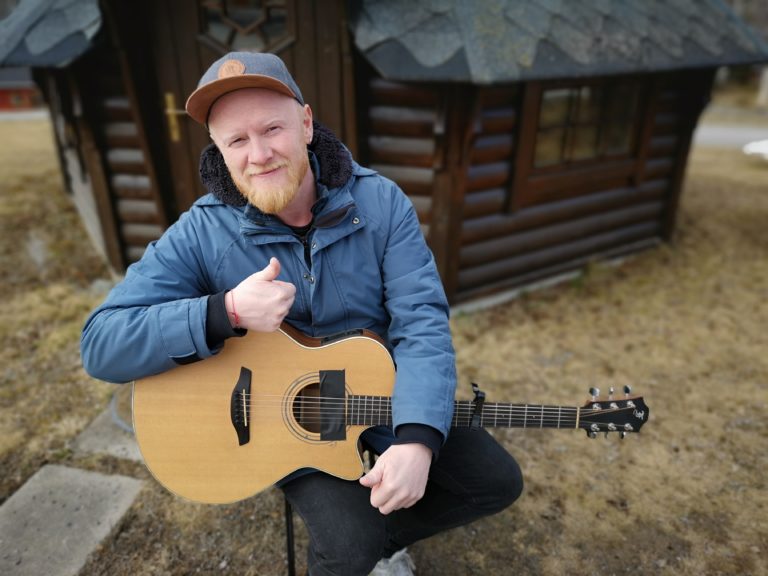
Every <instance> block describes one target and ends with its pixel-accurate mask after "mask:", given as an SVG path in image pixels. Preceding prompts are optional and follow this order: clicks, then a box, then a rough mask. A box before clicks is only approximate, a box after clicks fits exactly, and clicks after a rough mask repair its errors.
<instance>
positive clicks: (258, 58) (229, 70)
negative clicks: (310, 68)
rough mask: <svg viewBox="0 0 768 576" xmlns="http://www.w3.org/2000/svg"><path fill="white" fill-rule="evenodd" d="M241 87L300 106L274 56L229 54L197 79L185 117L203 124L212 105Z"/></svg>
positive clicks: (300, 98) (294, 88)
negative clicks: (272, 94)
mask: <svg viewBox="0 0 768 576" xmlns="http://www.w3.org/2000/svg"><path fill="white" fill-rule="evenodd" d="M241 88H267V89H268V90H274V91H276V92H280V93H281V94H285V95H286V96H290V97H291V98H295V99H296V100H297V101H298V103H299V104H301V105H302V106H303V105H304V98H303V96H302V95H301V91H300V90H299V87H298V86H297V85H296V82H295V80H294V79H293V77H292V76H291V74H290V72H288V68H286V67H285V63H284V62H283V61H282V60H281V59H280V58H279V57H278V56H275V55H274V54H269V53H266V52H230V53H229V54H227V55H225V56H222V57H221V58H219V59H218V60H216V62H214V63H213V64H211V67H210V68H208V70H207V71H206V72H205V74H203V77H202V78H200V82H198V83H197V89H196V90H195V91H194V92H192V94H190V95H189V98H187V105H186V109H187V114H189V115H190V116H192V118H193V119H194V120H195V121H197V122H199V123H200V124H206V123H207V122H208V113H209V112H210V110H211V106H213V103H214V102H215V101H216V100H217V99H218V98H220V97H221V96H224V94H227V93H228V92H232V91H234V90H240V89H241Z"/></svg>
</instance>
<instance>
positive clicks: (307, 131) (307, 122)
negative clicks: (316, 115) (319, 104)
mask: <svg viewBox="0 0 768 576" xmlns="http://www.w3.org/2000/svg"><path fill="white" fill-rule="evenodd" d="M302 122H303V125H304V142H305V143H306V144H307V145H309V144H310V143H311V142H312V138H313V137H314V128H313V126H312V108H310V107H309V104H304V113H303V117H302Z"/></svg>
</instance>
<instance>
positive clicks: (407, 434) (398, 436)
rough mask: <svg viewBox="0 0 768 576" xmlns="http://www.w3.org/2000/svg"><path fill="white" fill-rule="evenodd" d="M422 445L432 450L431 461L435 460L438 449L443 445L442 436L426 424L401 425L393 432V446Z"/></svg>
mask: <svg viewBox="0 0 768 576" xmlns="http://www.w3.org/2000/svg"><path fill="white" fill-rule="evenodd" d="M413 443H418V444H424V445H425V446H426V447H427V448H429V449H430V450H432V461H433V462H434V461H435V460H437V455H438V454H439V453H440V447H441V446H442V445H443V435H442V434H441V433H440V432H439V431H438V430H437V429H435V428H432V426H427V425H426V424H401V425H400V426H398V427H397V430H395V441H394V442H393V444H413Z"/></svg>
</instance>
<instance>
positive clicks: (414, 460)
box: [360, 444, 432, 514]
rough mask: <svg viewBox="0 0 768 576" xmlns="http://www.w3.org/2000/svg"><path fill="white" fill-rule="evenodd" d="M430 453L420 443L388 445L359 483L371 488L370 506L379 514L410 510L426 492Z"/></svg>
mask: <svg viewBox="0 0 768 576" xmlns="http://www.w3.org/2000/svg"><path fill="white" fill-rule="evenodd" d="M431 454H432V451H431V450H430V449H429V448H427V447H426V446H424V445H422V444H403V445H395V446H391V447H390V448H389V449H388V450H386V451H385V452H384V453H383V454H382V455H381V456H380V457H379V459H378V460H377V461H376V464H375V465H374V466H373V468H372V469H371V471H370V472H368V474H366V475H365V476H363V477H362V478H360V483H361V484H362V485H363V486H366V487H368V488H370V489H371V506H373V507H374V508H378V510H379V512H381V513H382V514H389V513H390V512H393V511H395V510H399V509H400V508H409V507H411V506H413V505H414V504H415V503H416V502H418V501H419V500H420V499H421V498H422V496H424V491H425V489H426V484H427V478H428V476H429V467H430V462H431Z"/></svg>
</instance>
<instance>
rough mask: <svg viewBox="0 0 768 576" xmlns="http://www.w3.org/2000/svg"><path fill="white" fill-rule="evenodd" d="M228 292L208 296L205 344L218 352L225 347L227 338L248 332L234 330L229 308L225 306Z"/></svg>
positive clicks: (239, 329)
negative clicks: (230, 320)
mask: <svg viewBox="0 0 768 576" xmlns="http://www.w3.org/2000/svg"><path fill="white" fill-rule="evenodd" d="M226 293H227V291H226V290H224V291H222V292H219V293H217V294H211V295H210V296H208V310H207V311H206V313H205V342H206V344H208V348H210V349H211V350H216V349H217V348H220V347H221V346H223V345H224V341H225V340H226V339H227V338H232V337H233V336H243V335H245V333H246V332H247V330H245V329H243V328H232V324H231V323H230V322H229V315H228V314H227V308H226V306H224V295H225V294H226Z"/></svg>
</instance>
